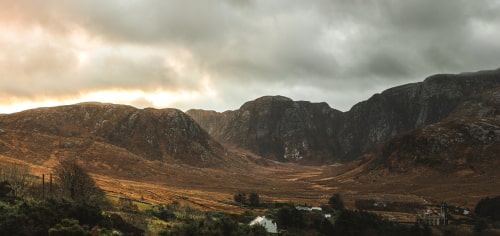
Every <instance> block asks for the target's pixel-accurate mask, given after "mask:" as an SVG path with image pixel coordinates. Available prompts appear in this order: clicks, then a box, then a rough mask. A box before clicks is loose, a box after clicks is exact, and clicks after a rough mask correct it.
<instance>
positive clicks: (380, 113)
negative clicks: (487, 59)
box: [339, 69, 500, 160]
mask: <svg viewBox="0 0 500 236" xmlns="http://www.w3.org/2000/svg"><path fill="white" fill-rule="evenodd" d="M498 86H500V69H497V70H494V71H480V72H476V73H463V74H458V75H450V74H440V75H433V76H430V77H428V78H427V79H425V80H424V81H423V82H420V83H414V84H407V85H403V86H399V87H395V88H391V89H388V90H386V91H384V92H382V93H381V94H375V95H373V96H372V97H371V98H370V99H368V100H367V101H364V102H360V103H358V104H356V105H355V106H353V108H352V109H351V110H350V111H348V112H346V113H345V114H344V115H345V118H344V119H345V120H346V121H347V122H346V123H345V124H344V127H343V128H342V132H341V133H340V134H339V141H340V143H341V145H342V147H345V148H344V150H343V151H344V153H343V155H342V158H343V159H345V160H351V159H353V158H356V157H358V156H359V155H361V154H362V153H364V152H366V151H369V150H371V149H372V148H374V147H375V146H376V145H379V144H381V143H383V142H385V141H387V140H388V139H389V138H391V137H394V136H395V135H397V134H399V133H401V132H405V131H409V130H412V129H414V128H418V127H422V126H424V125H427V124H432V123H435V122H438V121H440V120H442V119H444V118H445V117H447V116H448V115H449V114H450V113H451V112H452V111H453V110H455V108H456V107H457V106H458V105H459V104H461V103H463V102H464V101H467V100H469V99H471V98H473V97H476V96H478V95H479V94H480V93H481V92H482V91H484V90H487V89H490V88H495V87H498Z"/></svg>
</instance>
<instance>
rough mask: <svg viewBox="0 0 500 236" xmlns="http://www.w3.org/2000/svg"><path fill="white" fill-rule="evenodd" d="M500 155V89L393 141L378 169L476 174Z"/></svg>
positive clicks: (377, 162)
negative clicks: (429, 169) (418, 168)
mask: <svg viewBox="0 0 500 236" xmlns="http://www.w3.org/2000/svg"><path fill="white" fill-rule="evenodd" d="M498 153H500V87H497V88H494V89H490V90H487V91H485V92H483V93H481V95H480V96H477V97H474V98H472V99H470V100H468V101H466V102H463V103H462V104H460V105H459V106H457V108H456V109H455V110H454V111H453V112H452V113H451V114H450V115H449V116H448V117H447V118H445V119H443V120H441V121H440V122H437V123H433V124H430V125H427V126H424V127H421V128H418V129H415V130H412V131H409V132H406V133H403V134H399V135H397V136H396V137H394V138H392V139H391V140H389V141H388V142H387V143H386V144H384V145H383V146H382V147H381V149H380V150H379V151H378V152H376V154H375V156H376V159H375V160H374V167H379V166H378V165H382V166H384V167H387V168H389V169H390V170H394V171H399V172H406V171H408V170H411V169H413V168H417V167H430V168H433V169H438V170H441V171H446V172H450V171H467V172H471V173H472V172H476V171H479V170H480V169H481V168H478V166H477V165H479V166H481V165H484V164H487V165H488V164H493V163H494V161H500V160H498V158H497V157H498Z"/></svg>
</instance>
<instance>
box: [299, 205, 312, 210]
mask: <svg viewBox="0 0 500 236" xmlns="http://www.w3.org/2000/svg"><path fill="white" fill-rule="evenodd" d="M295 209H297V210H299V211H312V208H310V207H306V206H296V207H295Z"/></svg>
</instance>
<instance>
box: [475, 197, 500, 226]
mask: <svg viewBox="0 0 500 236" xmlns="http://www.w3.org/2000/svg"><path fill="white" fill-rule="evenodd" d="M474 212H475V213H476V214H477V215H478V216H481V217H484V218H487V219H489V220H491V221H499V220H500V196H498V197H494V198H483V199H481V200H480V201H479V202H478V203H477V205H476V208H475V209H474Z"/></svg>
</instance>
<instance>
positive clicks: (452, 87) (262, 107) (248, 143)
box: [186, 69, 500, 164]
mask: <svg viewBox="0 0 500 236" xmlns="http://www.w3.org/2000/svg"><path fill="white" fill-rule="evenodd" d="M498 86H500V69H497V70H490V71H478V72H473V73H461V74H437V75H432V76H429V77H427V78H426V79H425V80H423V81H422V82H417V83H410V84H405V85H400V86H397V87H393V88H389V89H386V90H384V91H383V92H381V93H377V94H374V95H373V96H371V97H370V98H369V99H367V100H365V101H362V102H359V103H357V104H356V105H354V106H353V107H352V108H351V109H350V110H349V111H346V112H340V111H338V110H335V109H333V108H330V106H328V104H326V103H310V102H304V101H293V100H291V99H289V98H286V97H282V96H274V97H273V96H264V97H261V98H258V99H256V100H253V101H249V102H246V103H244V104H243V105H242V106H241V107H240V108H239V109H237V110H233V111H225V112H222V113H220V112H214V111H204V110H188V111H187V112H186V113H187V114H188V115H190V116H192V117H193V119H194V120H196V121H197V122H198V123H199V124H200V125H201V126H202V127H203V128H204V129H205V130H207V131H208V132H209V134H210V135H212V136H213V137H214V138H216V139H217V140H219V141H220V142H222V143H225V144H229V145H233V146H237V147H241V148H245V149H248V150H250V151H252V152H254V153H256V154H259V155H263V156H265V157H267V158H270V159H276V160H281V161H297V162H303V163H306V164H311V163H312V164H317V163H318V162H319V163H329V162H335V161H342V162H348V161H351V160H354V159H356V158H358V157H360V156H361V155H362V154H363V153H365V152H368V151H371V150H373V149H374V148H376V147H377V146H378V145H381V144H383V143H384V142H385V141H387V140H389V139H390V138H392V137H394V136H396V135H397V134H399V133H401V132H405V131H409V130H412V129H415V128H418V127H422V126H424V125H428V124H432V123H435V122H438V121H440V120H442V119H444V118H446V117H447V116H448V115H449V114H450V113H451V112H452V111H453V110H454V109H455V108H456V107H457V106H458V105H459V104H461V103H462V102H463V101H465V100H467V99H471V98H472V97H474V96H477V95H478V94H479V93H480V92H481V91H483V90H485V89H488V88H494V87H498ZM314 104H316V105H314ZM318 104H323V105H318ZM313 106H316V107H318V106H321V109H319V110H318V109H316V110H314V109H312V107H313ZM250 108H251V109H250ZM269 109H271V110H272V109H274V111H277V112H274V113H273V114H268V112H267V111H266V110H269ZM311 109H312V110H311ZM301 111H302V112H301ZM304 111H305V112H304ZM325 114H328V115H325ZM314 116H316V117H322V118H323V119H324V120H323V121H320V122H319V123H323V125H322V126H323V128H310V127H314V126H315V125H316V124H317V123H318V121H317V122H316V124H314V123H312V122H310V121H311V117H314ZM293 120H298V121H301V122H303V124H302V125H301V126H300V127H297V126H294V124H293V123H294V122H293ZM289 121H292V122H289ZM266 124H267V125H266ZM276 124H279V125H276ZM259 125H260V126H261V128H262V129H258V127H259ZM285 127H286V128H289V129H285ZM290 136H293V138H290ZM311 140H312V141H311ZM318 140H319V141H318ZM309 143H312V145H309ZM301 144H302V145H301ZM268 146H272V147H274V149H271V148H267V147H268ZM311 147H312V148H311ZM311 149H312V150H311ZM317 155H321V157H317ZM289 157H292V158H289Z"/></svg>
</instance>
